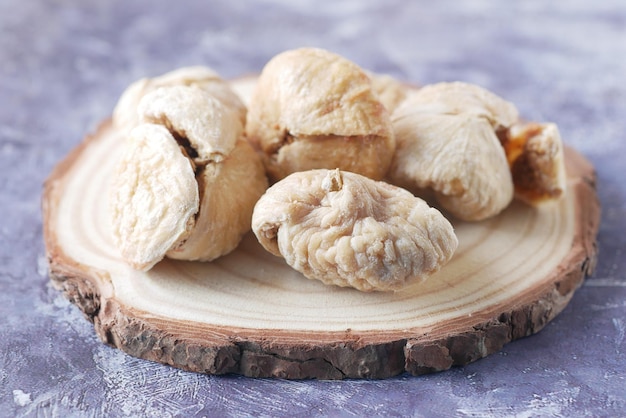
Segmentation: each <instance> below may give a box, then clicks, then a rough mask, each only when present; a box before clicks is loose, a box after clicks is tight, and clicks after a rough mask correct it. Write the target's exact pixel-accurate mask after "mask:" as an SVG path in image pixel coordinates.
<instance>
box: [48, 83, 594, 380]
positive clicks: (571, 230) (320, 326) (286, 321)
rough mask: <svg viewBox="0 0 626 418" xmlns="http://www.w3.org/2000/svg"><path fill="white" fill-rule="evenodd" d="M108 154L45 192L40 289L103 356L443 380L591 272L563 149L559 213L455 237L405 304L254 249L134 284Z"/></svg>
mask: <svg viewBox="0 0 626 418" xmlns="http://www.w3.org/2000/svg"><path fill="white" fill-rule="evenodd" d="M244 88H245V86H244ZM119 144H120V138H119V136H118V134H117V133H116V132H115V131H114V130H113V129H112V128H111V125H110V123H109V122H105V123H103V124H102V126H101V127H100V128H99V130H98V132H96V134H95V135H93V136H90V137H88V138H86V139H85V141H84V142H83V143H82V144H81V145H80V146H79V147H78V148H76V149H75V150H74V151H73V152H72V153H71V154H70V155H68V157H67V158H66V159H65V160H64V161H63V162H61V163H60V164H59V165H58V166H57V167H56V169H55V170H54V172H53V173H52V174H51V176H50V177H49V179H48V181H47V182H46V185H45V191H44V197H43V211H44V224H45V225H44V227H45V228H44V229H45V241H46V248H47V256H48V260H49V264H50V277H51V279H52V281H53V283H54V284H55V285H56V286H57V287H59V288H60V289H62V290H63V291H64V293H65V294H66V295H67V297H68V298H69V299H70V300H71V301H72V302H73V303H75V304H76V305H78V306H79V307H80V308H81V310H82V311H83V312H84V313H85V315H86V316H87V318H89V319H90V320H91V321H92V322H93V323H94V327H95V329H96V332H97V334H98V336H99V337H100V338H101V339H102V341H104V342H106V343H107V344H110V345H113V346H115V347H118V348H120V349H121V350H123V351H125V352H127V353H129V354H130V355H132V356H136V357H139V358H144V359H148V360H154V361H158V362H162V363H165V364H170V365H173V366H175V367H179V368H182V369H186V370H191V371H198V372H203V373H210V374H223V373H238V374H243V375H246V376H253V377H283V378H290V379H302V378H316V379H341V378H346V377H348V378H384V377H389V376H393V375H396V374H399V373H402V372H404V371H405V370H406V371H408V372H410V373H412V374H423V373H429V372H435V371H440V370H445V369H448V368H450V367H452V366H454V365H463V364H467V363H469V362H472V361H475V360H477V359H480V358H482V357H484V356H486V355H489V354H491V353H494V352H497V351H499V350H500V349H501V348H502V346H503V345H504V344H506V343H507V342H509V341H511V340H513V339H516V338H520V337H524V336H528V335H531V334H533V333H535V332H538V331H539V330H541V329H542V328H543V327H544V326H545V325H546V324H547V323H548V322H549V321H550V320H551V319H552V318H554V317H555V316H556V315H557V314H558V313H559V312H561V310H562V309H563V308H564V307H565V306H566V305H567V303H568V302H569V300H570V298H571V296H572V295H573V293H574V291H575V290H576V288H577V287H578V286H579V285H580V284H581V282H582V280H583V278H584V277H585V275H586V274H588V273H590V272H591V271H592V269H593V267H594V265H595V259H596V246H595V236H596V233H597V230H598V222H599V214H600V210H599V204H598V201H597V198H596V192H595V177H594V170H593V167H591V165H590V164H589V163H588V162H587V161H586V160H585V159H584V158H583V157H582V156H580V155H579V154H578V153H576V152H575V151H573V150H572V149H567V151H566V158H567V169H568V192H567V196H566V198H565V199H564V200H562V201H561V202H559V203H558V204H554V205H548V206H544V207H541V208H539V209H535V208H531V207H529V206H525V205H523V204H520V203H514V204H513V205H511V207H510V208H508V209H507V210H506V211H505V212H504V213H503V214H501V215H500V216H498V217H496V218H495V219H492V220H489V221H485V222H480V223H462V222H455V223H454V226H455V229H456V232H457V234H458V236H459V241H460V246H459V250H458V251H457V254H455V256H454V258H453V260H452V261H451V262H450V264H448V265H447V266H446V267H444V268H443V269H442V270H441V271H440V272H439V273H437V274H436V275H435V276H433V277H431V278H430V279H429V280H428V281H426V282H425V283H422V284H416V285H414V286H412V287H411V288H409V289H406V290H403V291H401V292H396V293H361V292H358V291H356V290H352V289H342V288H336V287H329V286H325V285H323V284H321V283H318V282H314V281H309V280H307V279H305V278H304V277H303V276H301V275H300V274H298V273H297V272H295V271H293V270H291V269H290V268H289V267H288V266H287V265H286V264H284V263H283V262H282V260H280V259H278V258H276V257H273V256H272V255H270V254H268V253H266V252H265V251H264V250H263V249H262V248H261V247H260V245H259V244H258V243H257V242H256V240H255V238H254V236H253V235H252V234H248V235H247V236H246V237H245V238H244V241H243V242H242V243H241V245H240V246H239V248H238V249H237V250H236V251H235V252H233V253H232V254H230V255H228V256H226V257H222V258H220V259H218V260H216V261H215V262H213V263H192V262H181V261H174V260H165V261H163V262H161V263H159V264H158V265H157V266H156V267H155V268H154V269H152V270H151V271H150V272H148V273H142V272H137V271H134V270H132V269H131V268H129V267H128V266H126V265H125V264H124V263H123V262H122V261H121V259H120V258H119V256H118V254H117V251H116V249H115V248H114V246H113V245H112V243H111V239H110V236H109V225H108V217H107V206H108V202H107V188H108V181H109V177H110V175H109V174H110V170H111V168H112V166H113V164H114V163H115V161H116V158H117V155H118V152H119Z"/></svg>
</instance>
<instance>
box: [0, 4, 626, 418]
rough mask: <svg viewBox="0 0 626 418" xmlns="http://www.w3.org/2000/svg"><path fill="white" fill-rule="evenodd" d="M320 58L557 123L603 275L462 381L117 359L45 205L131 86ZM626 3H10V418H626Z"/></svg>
mask: <svg viewBox="0 0 626 418" xmlns="http://www.w3.org/2000/svg"><path fill="white" fill-rule="evenodd" d="M306 45H311V46H320V47H324V48H327V49H330V50H333V51H335V52H338V53H340V54H343V55H345V56H347V57H348V58H350V59H352V60H354V61H356V62H357V63H359V64H360V65H362V66H363V67H366V68H369V69H372V70H375V71H380V72H388V73H390V74H392V75H394V76H396V77H398V78H400V79H403V80H407V81H413V82H419V83H429V82H436V81H442V80H465V81H469V82H474V83H478V84H480V85H483V86H485V87H487V88H490V89H492V90H494V91H495V92H497V93H499V94H500V95H502V96H504V97H505V98H507V99H509V100H511V101H513V102H515V103H516V104H517V105H518V107H519V108H520V110H521V112H522V114H523V115H524V116H525V117H527V118H529V119H536V120H553V121H556V122H557V123H558V124H559V126H560V129H561V133H562V135H563V137H564V139H565V141H566V142H567V143H569V144H570V145H573V146H574V147H576V148H577V149H579V150H580V151H582V152H583V153H584V154H585V155H586V156H587V157H588V158H589V159H590V160H591V161H592V162H593V163H594V164H595V165H596V167H597V171H598V177H599V194H600V199H601V202H602V205H603V208H604V210H603V220H602V224H601V228H600V234H599V242H600V250H601V253H600V260H599V264H598V267H597V270H596V273H595V275H594V276H593V277H592V278H590V279H588V280H587V281H586V282H585V284H584V285H583V286H582V287H581V288H580V289H579V290H578V291H577V293H576V295H575V296H574V298H573V300H572V302H571V303H570V305H569V306H568V307H567V309H566V310H565V311H564V312H563V313H562V314H561V315H560V316H559V317H558V318H557V319H556V320H554V321H553V322H552V323H551V324H549V325H548V326H547V327H546V328H545V329H544V330H543V331H542V332H540V333H539V334H537V335H535V336H533V337H530V338H526V339H523V340H519V341H516V342H513V343H511V344H509V345H507V346H505V348H504V349H503V350H502V352H500V353H498V354H495V355H492V356H490V357H488V358H486V359H483V360H480V361H478V362H476V363H474V364H471V365H469V366H467V367H463V368H455V369H452V370H450V371H447V372H444V373H439V374H435V375H429V376H422V377H412V376H408V375H403V376H399V377H397V378H392V379H389V380H384V381H343V382H318V381H295V382H293V381H292V382H290V381H281V380H253V379H248V378H244V377H238V376H226V377H214V376H205V375H198V374H192V373H186V372H183V371H179V370H176V369H173V368H170V367H166V366H162V365H159V364H154V363H149V362H146V361H142V360H137V359H134V358H131V357H129V356H126V355H125V354H123V353H121V352H119V351H117V350H114V349H112V348H109V347H107V346H104V345H103V344H102V343H100V341H99V340H98V339H97V337H96V336H95V334H94V332H93V329H92V327H91V325H90V324H89V323H88V322H87V321H85V320H84V319H83V317H82V316H81V314H80V313H79V312H78V310H77V309H76V308H75V307H74V306H72V305H70V304H69V303H68V302H67V301H66V300H65V299H64V298H63V297H62V296H61V295H60V293H59V292H57V291H55V290H54V289H53V288H51V286H50V284H49V282H48V278H47V275H46V261H45V256H44V248H43V243H42V227H41V214H40V194H41V186H42V182H43V181H44V179H45V177H46V176H47V175H48V174H49V172H50V170H51V169H52V167H53V166H54V164H55V163H56V162H57V161H59V160H60V159H61V158H62V157H63V156H64V155H65V154H66V153H67V152H68V151H69V150H70V149H72V148H73V147H75V146H76V145H77V144H78V143H79V142H80V140H81V138H82V137H83V135H84V134H85V133H87V132H90V131H93V130H94V128H95V127H96V126H97V124H98V123H99V121H101V120H102V119H103V118H106V117H107V116H108V115H109V114H110V112H111V110H112V108H113V105H114V104H115V102H116V100H117V98H118V96H119V94H120V92H121V91H122V89H123V88H124V87H125V86H126V85H127V84H129V83H130V82H132V81H133V80H135V79H137V78H139V77H142V76H150V75H157V74H160V73H163V72H166V71H169V70H172V69H174V68H176V67H180V66H185V65H191V64H204V65H209V66H211V67H213V68H215V69H216V70H218V71H219V72H220V73H221V74H222V75H223V76H224V77H237V76H240V75H242V74H247V73H251V72H258V71H259V70H260V69H261V67H262V66H263V64H264V63H265V62H266V61H267V60H268V59H269V58H270V57H271V56H272V55H274V54H276V53H278V52H280V51H282V50H285V49H289V48H294V47H299V46H306ZM625 57H626V3H625V2H624V1H623V0H594V1H588V0H573V1H567V2H565V1H561V2H547V1H542V0H531V1H524V2H502V1H501V2H496V1H487V0H483V1H466V2H457V1H451V0H450V1H448V0H446V1H430V0H420V1H408V0H407V1H401V0H391V1H385V2H382V1H374V0H351V1H321V0H315V1H314V0H306V1H300V2H295V1H287V0H284V1H279V0H267V1H258V2H251V1H231V0H220V1H197V2H193V1H184V0H179V1H175V2H174V1H167V0H159V1H147V0H146V1H135V2H131V1H125V0H111V1H82V0H28V1H23V0H2V1H1V2H0V105H1V106H0V226H1V229H0V240H1V241H0V258H1V262H0V416H8V417H13V416H18V417H22V416H46V417H50V416H55V417H56V416H58V417H69V416H107V417H115V416H159V417H168V416H185V417H187V416H283V415H284V416H328V415H331V416H383V415H384V416H416V417H419V416H460V417H465V416H470V417H477V416H514V417H528V416H537V415H541V416H564V417H576V416H618V415H622V416H623V415H624V414H626V342H625V338H624V336H625V332H626V273H624V271H625V268H626V262H625V261H624V254H622V251H623V250H624V249H625V248H626V246H625V243H626V238H625V234H626V228H625V227H626V197H625V196H626V181H625V179H624V177H625V174H626V168H625V160H626V145H625V139H626V58H625Z"/></svg>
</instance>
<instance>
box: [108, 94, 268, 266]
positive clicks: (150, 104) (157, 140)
mask: <svg viewBox="0 0 626 418" xmlns="http://www.w3.org/2000/svg"><path fill="white" fill-rule="evenodd" d="M137 108H138V114H139V120H140V122H139V125H138V127H136V128H135V129H133V130H132V131H131V135H130V136H129V137H128V138H129V142H130V146H129V147H126V148H125V149H124V151H123V156H122V159H121V163H120V165H119V167H118V170H117V171H116V173H115V176H114V181H113V187H112V192H111V197H112V198H111V201H112V211H111V215H112V216H111V219H112V224H113V235H114V239H115V241H116V244H117V246H118V247H119V248H120V249H121V250H122V251H121V252H122V256H123V258H124V259H125V260H126V261H127V262H128V263H129V264H130V265H132V266H133V267H135V268H137V269H141V270H148V269H150V268H151V267H152V266H153V265H154V264H155V263H157V262H158V261H160V260H161V259H162V258H163V257H164V256H167V257H170V258H176V259H183V260H200V261H211V260H213V259H215V258H217V257H220V256H222V255H224V254H227V253H229V252H230V251H232V250H234V249H235V248H236V247H237V245H238V243H239V241H240V240H241V238H242V237H243V235H244V234H245V233H246V232H247V231H249V230H250V222H251V217H252V210H253V208H254V204H255V203H256V201H257V200H258V199H259V197H260V196H261V195H262V194H263V192H264V191H265V189H266V188H267V179H266V177H265V173H264V168H263V164H262V163H261V160H260V158H259V156H258V155H257V154H256V152H255V151H254V150H253V149H252V147H251V146H250V144H249V143H248V142H247V141H246V139H245V137H244V135H243V126H242V123H241V119H240V118H239V117H238V116H237V110H236V109H232V108H227V107H225V106H224V105H223V104H222V102H221V101H219V100H217V99H215V98H214V97H213V96H211V94H209V93H208V92H206V91H205V90H203V89H200V88H198V87H195V86H174V87H161V88H159V89H156V90H154V91H152V92H150V93H148V94H146V95H145V96H144V97H143V98H142V100H141V102H140V103H139V105H138V106H137ZM137 136H139V137H140V139H141V141H142V142H141V144H147V145H142V148H140V149H141V150H143V149H144V148H147V149H148V150H149V152H148V151H142V152H141V153H140V152H135V151H134V148H136V147H137V146H133V145H132V144H133V143H134V141H136V139H135V138H136V137H137ZM154 155H156V156H158V157H159V158H156V157H154ZM129 173H131V174H133V173H134V176H133V175H129ZM181 182H183V185H184V187H182V186H178V184H179V183H181ZM192 186H193V187H192ZM194 202H195V203H194Z"/></svg>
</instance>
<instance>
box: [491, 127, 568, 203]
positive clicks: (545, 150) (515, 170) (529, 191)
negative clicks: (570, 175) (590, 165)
mask: <svg viewBox="0 0 626 418" xmlns="http://www.w3.org/2000/svg"><path fill="white" fill-rule="evenodd" d="M501 139H502V141H503V146H504V150H505V152H506V155H507V159H508V161H509V166H510V167H511V173H512V175H513V184H514V185H515V197H516V198H518V199H520V200H523V201H525V202H527V203H529V204H532V205H536V204H538V203H541V202H545V201H551V200H558V199H559V198H561V197H563V196H564V194H565V189H566V186H567V177H566V173H565V157H564V154H563V142H562V141H561V135H560V134H559V129H558V127H557V126H556V125H555V124H554V123H534V122H530V123H517V124H515V125H513V126H512V127H511V128H510V129H509V130H508V131H507V133H506V135H505V136H504V138H502V137H501Z"/></svg>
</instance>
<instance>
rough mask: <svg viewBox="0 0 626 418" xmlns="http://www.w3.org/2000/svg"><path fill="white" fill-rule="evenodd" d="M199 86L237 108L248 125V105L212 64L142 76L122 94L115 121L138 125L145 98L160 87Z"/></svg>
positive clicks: (127, 126) (124, 127)
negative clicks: (146, 76)
mask: <svg viewBox="0 0 626 418" xmlns="http://www.w3.org/2000/svg"><path fill="white" fill-rule="evenodd" d="M171 86H196V87H199V88H201V89H203V90H206V91H207V92H208V93H210V94H211V96H213V97H214V98H216V99H218V100H219V101H221V102H222V104H224V105H225V106H226V107H228V108H231V109H235V110H236V111H237V114H238V115H239V117H240V118H241V122H242V123H243V124H245V120H246V107H245V105H244V104H243V103H242V101H241V99H240V98H239V96H237V95H236V94H235V93H234V92H233V91H232V90H231V89H230V86H229V85H228V83H226V82H225V81H224V80H222V79H221V78H220V76H219V75H218V74H217V73H216V72H215V71H213V70H212V69H210V68H208V67H202V66H193V67H183V68H179V69H176V70H174V71H170V72H168V73H165V74H163V75H160V76H158V77H154V78H142V79H140V80H137V81H136V82H134V83H132V84H131V85H130V86H128V88H126V90H124V92H123V93H122V95H121V97H120V99H119V100H118V102H117V105H116V106H115V109H114V110H113V124H114V126H115V127H116V128H118V129H122V130H124V131H128V130H130V129H132V128H134V127H135V126H137V124H138V123H140V121H139V115H138V112H137V108H138V106H139V102H140V101H141V99H142V98H143V97H144V96H145V95H146V94H148V93H150V92H151V91H153V90H156V89H158V88H160V87H171Z"/></svg>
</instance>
